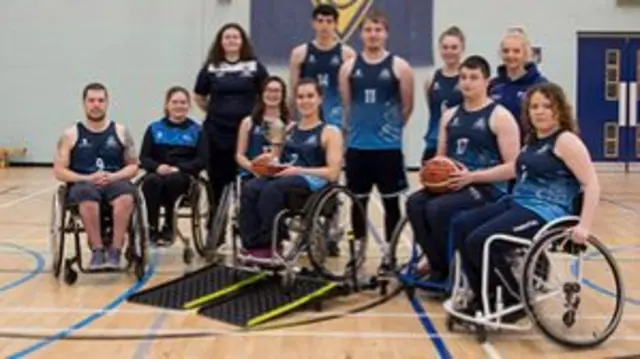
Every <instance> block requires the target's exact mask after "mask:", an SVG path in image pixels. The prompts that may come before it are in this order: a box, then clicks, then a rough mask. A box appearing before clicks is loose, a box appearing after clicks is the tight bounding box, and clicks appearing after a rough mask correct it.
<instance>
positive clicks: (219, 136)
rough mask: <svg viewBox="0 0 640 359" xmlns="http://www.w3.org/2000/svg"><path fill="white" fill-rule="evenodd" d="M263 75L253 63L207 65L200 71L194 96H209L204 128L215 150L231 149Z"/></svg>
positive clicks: (265, 71) (234, 144)
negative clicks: (216, 148)
mask: <svg viewBox="0 0 640 359" xmlns="http://www.w3.org/2000/svg"><path fill="white" fill-rule="evenodd" d="M267 76H268V74H267V70H266V68H265V67H264V66H263V65H262V64H261V63H260V62H258V61H257V60H248V61H239V62H233V63H230V62H222V63H221V64H220V65H218V66H214V65H212V64H210V65H207V66H205V67H204V68H202V70H200V73H199V74H198V79H197V82H196V85H195V93H196V94H199V95H201V96H205V97H206V96H209V109H208V110H207V118H206V120H205V122H204V127H205V128H207V133H208V134H209V136H211V139H210V140H211V142H212V143H213V144H214V145H215V146H216V147H218V148H228V149H233V148H235V146H236V139H237V136H238V129H239V127H240V123H241V122H242V119H243V118H245V117H247V116H248V115H249V114H250V113H251V111H252V110H253V106H254V104H255V101H256V99H257V98H258V95H259V93H260V86H261V84H262V82H263V81H264V80H265V79H266V78H267Z"/></svg>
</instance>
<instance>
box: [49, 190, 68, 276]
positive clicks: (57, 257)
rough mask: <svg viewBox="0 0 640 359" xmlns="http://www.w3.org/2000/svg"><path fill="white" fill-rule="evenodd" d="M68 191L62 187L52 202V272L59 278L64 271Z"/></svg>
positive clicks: (50, 232)
mask: <svg viewBox="0 0 640 359" xmlns="http://www.w3.org/2000/svg"><path fill="white" fill-rule="evenodd" d="M65 194H66V191H65V189H64V187H60V188H59V189H58V190H57V191H56V192H55V193H54V194H53V198H52V201H51V217H50V222H49V245H50V250H51V270H52V273H53V276H54V277H55V278H58V277H59V276H60V272H61V270H62V258H63V257H64V235H65V225H66V223H65V221H66V213H65V212H66V211H65V209H64V196H65Z"/></svg>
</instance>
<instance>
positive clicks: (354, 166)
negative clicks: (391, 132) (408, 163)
mask: <svg viewBox="0 0 640 359" xmlns="http://www.w3.org/2000/svg"><path fill="white" fill-rule="evenodd" d="M345 172H346V178H347V188H349V190H350V191H351V192H353V193H354V194H355V195H359V196H364V195H368V194H369V193H371V190H372V189H373V186H374V185H375V186H376V189H377V190H378V192H380V194H381V195H382V196H388V197H392V196H396V195H399V194H400V193H402V192H404V191H405V190H406V189H407V188H408V187H409V185H408V182H407V175H406V172H405V167H404V155H403V153H402V150H357V149H351V148H350V149H348V150H347V154H346V170H345Z"/></svg>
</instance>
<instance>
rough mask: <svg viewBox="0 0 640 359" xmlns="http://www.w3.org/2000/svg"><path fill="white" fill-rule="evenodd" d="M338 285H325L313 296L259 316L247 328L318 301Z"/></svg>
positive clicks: (312, 294) (310, 295)
mask: <svg viewBox="0 0 640 359" xmlns="http://www.w3.org/2000/svg"><path fill="white" fill-rule="evenodd" d="M337 286H338V284H337V283H329V284H327V285H325V286H324V287H322V288H320V289H318V290H316V291H315V292H313V293H311V294H307V295H305V296H304V297H302V298H300V299H298V300H295V301H293V302H291V303H289V304H285V305H283V306H281V307H278V308H276V309H274V310H272V311H270V312H266V313H264V314H262V315H259V316H257V317H255V318H252V319H251V320H249V322H247V327H255V326H256V325H258V324H261V323H264V322H266V321H268V320H270V319H273V318H274V317H277V316H279V315H281V314H284V313H286V312H288V311H290V310H293V309H295V308H296V307H299V306H301V305H303V304H306V303H308V302H310V301H311V300H313V299H316V298H318V297H320V296H322V295H324V294H326V293H327V292H328V291H330V290H331V289H333V288H335V287H337Z"/></svg>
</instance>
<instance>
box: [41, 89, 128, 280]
mask: <svg viewBox="0 0 640 359" xmlns="http://www.w3.org/2000/svg"><path fill="white" fill-rule="evenodd" d="M83 100H84V110H85V116H86V120H85V121H84V122H78V123H77V124H76V125H74V126H72V127H70V128H68V129H66V130H65V131H64V134H63V135H62V137H61V138H60V140H59V141H58V149H57V153H56V157H55V160H54V168H53V170H54V175H55V177H56V179H57V180H59V181H62V182H65V183H67V184H68V185H69V190H68V198H67V201H68V203H70V204H77V205H78V209H79V212H80V217H81V218H82V223H83V225H84V228H85V232H86V233H87V237H88V239H89V245H90V246H91V251H92V255H91V262H90V264H89V267H90V268H91V269H98V268H100V267H110V268H114V269H115V268H118V267H119V266H120V256H121V251H122V247H123V246H124V239H125V234H126V231H127V227H128V225H129V219H130V218H131V214H132V212H133V205H134V203H133V194H134V193H135V187H134V185H133V184H132V183H131V179H132V178H133V177H134V176H135V175H136V173H137V172H138V156H137V154H136V150H135V146H134V142H133V139H132V138H131V134H130V133H129V131H127V129H126V128H125V127H124V126H122V125H120V124H116V123H115V122H112V121H109V120H107V117H106V113H107V106H108V101H109V97H108V93H107V89H106V88H105V87H104V85H102V84H98V83H93V84H89V85H87V86H86V87H85V89H84V91H83ZM103 201H105V202H108V203H110V204H111V206H112V208H113V241H112V245H111V248H104V241H103V238H101V236H102V234H101V233H102V231H101V228H100V203H101V202H103Z"/></svg>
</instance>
